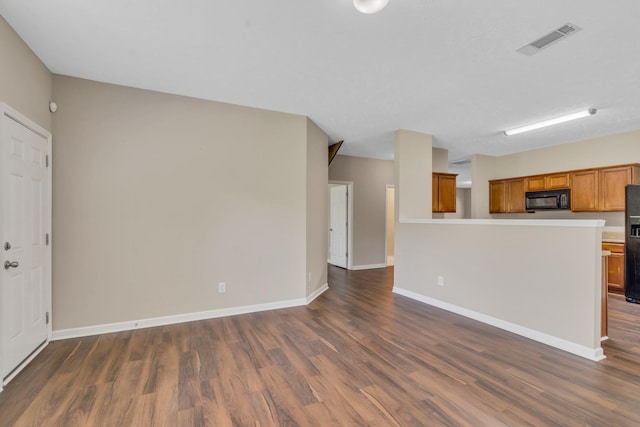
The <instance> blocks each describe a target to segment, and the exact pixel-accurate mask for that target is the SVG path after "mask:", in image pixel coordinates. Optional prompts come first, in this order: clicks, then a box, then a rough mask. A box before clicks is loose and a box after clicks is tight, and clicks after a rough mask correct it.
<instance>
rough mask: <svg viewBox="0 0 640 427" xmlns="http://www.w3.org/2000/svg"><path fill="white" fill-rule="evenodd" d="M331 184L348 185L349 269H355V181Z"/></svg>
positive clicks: (333, 182)
mask: <svg viewBox="0 0 640 427" xmlns="http://www.w3.org/2000/svg"><path fill="white" fill-rule="evenodd" d="M329 184H341V185H346V186H347V270H353V181H333V180H329Z"/></svg>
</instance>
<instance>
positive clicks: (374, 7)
mask: <svg viewBox="0 0 640 427" xmlns="http://www.w3.org/2000/svg"><path fill="white" fill-rule="evenodd" d="M387 3H389V0H353V5H354V6H355V8H356V9H358V11H359V12H362V13H376V12H380V11H381V10H382V9H384V8H385V6H386V5H387Z"/></svg>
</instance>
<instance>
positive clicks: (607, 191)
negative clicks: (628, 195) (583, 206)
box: [600, 166, 631, 211]
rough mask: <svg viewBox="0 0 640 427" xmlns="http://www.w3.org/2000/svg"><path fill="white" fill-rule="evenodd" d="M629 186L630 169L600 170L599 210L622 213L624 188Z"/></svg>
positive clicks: (628, 167) (626, 167)
mask: <svg viewBox="0 0 640 427" xmlns="http://www.w3.org/2000/svg"><path fill="white" fill-rule="evenodd" d="M627 184H631V167H630V166H624V167H619V168H611V169H601V170H600V210H601V211H624V187H625V186H626V185H627Z"/></svg>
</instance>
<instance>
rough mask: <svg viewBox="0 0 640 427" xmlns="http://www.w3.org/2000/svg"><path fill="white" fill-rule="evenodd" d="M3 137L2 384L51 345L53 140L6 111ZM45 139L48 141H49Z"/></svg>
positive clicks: (0, 158) (0, 240)
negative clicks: (50, 170) (50, 154)
mask: <svg viewBox="0 0 640 427" xmlns="http://www.w3.org/2000/svg"><path fill="white" fill-rule="evenodd" d="M2 111H3V114H2V123H1V126H0V127H1V128H2V134H1V135H0V144H1V147H0V148H1V154H0V161H1V166H2V170H1V172H0V181H1V187H2V194H1V196H0V206H1V213H2V220H1V221H2V228H1V230H0V237H1V238H0V244H1V245H2V247H1V248H0V251H1V252H2V255H3V256H2V260H1V267H0V274H1V275H2V276H1V280H0V284H1V287H2V289H1V300H2V306H1V309H2V313H1V320H2V328H1V331H0V332H1V334H2V342H1V345H2V358H1V360H2V372H1V374H2V380H3V382H5V381H7V378H8V377H9V376H10V375H11V374H12V373H13V372H14V371H15V370H16V368H17V367H18V366H20V365H21V363H22V362H23V361H24V360H25V359H27V358H28V357H29V356H30V355H31V354H32V353H33V352H34V351H35V350H36V349H38V348H39V347H41V346H42V344H44V343H46V342H47V338H48V333H49V327H48V320H49V319H48V317H49V315H48V313H47V312H48V307H49V304H50V302H49V301H50V290H51V288H50V286H51V278H50V251H49V248H48V236H47V234H46V233H47V232H48V227H49V221H50V212H51V209H50V198H49V191H50V185H49V179H50V178H49V176H50V175H49V173H48V170H47V167H48V150H49V136H48V135H46V134H44V133H42V134H39V133H37V132H35V131H34V130H32V129H33V128H30V127H27V126H28V125H27V124H23V123H25V121H22V120H20V119H19V118H17V117H16V116H15V115H12V114H10V113H7V112H6V109H3V110H2ZM44 135H46V136H44Z"/></svg>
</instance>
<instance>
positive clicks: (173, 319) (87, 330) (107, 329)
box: [52, 285, 327, 340]
mask: <svg viewBox="0 0 640 427" xmlns="http://www.w3.org/2000/svg"><path fill="white" fill-rule="evenodd" d="M325 286H327V285H325ZM323 288H324V286H323V287H322V288H320V289H319V290H317V291H315V292H314V293H313V294H311V295H310V296H313V295H315V293H316V292H319V291H320V292H319V293H318V295H320V294H321V293H322V292H324V290H326V289H323ZM315 297H317V295H315V296H314V298H315ZM307 299H308V297H307V298H299V299H293V300H286V301H277V302H271V303H266V304H255V305H245V306H242V307H231V308H221V309H217V310H208V311H200V312H197V313H185V314H174V315H171V316H163V317H154V318H149V319H141V320H132V321H127V322H118V323H108V324H104V325H95V326H86V327H82V328H71V329H61V330H59V331H53V338H52V339H53V340H63V339H68V338H79V337H88V336H91V335H99V334H108V333H112V332H122V331H130V330H134V329H142V328H151V327H154V326H165V325H171V324H174V323H184V322H193V321H195V320H206V319H214V318H217V317H227V316H235V315H237V314H247V313H257V312H259V311H267V310H277V309H280V308H289V307H299V306H302V305H307Z"/></svg>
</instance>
